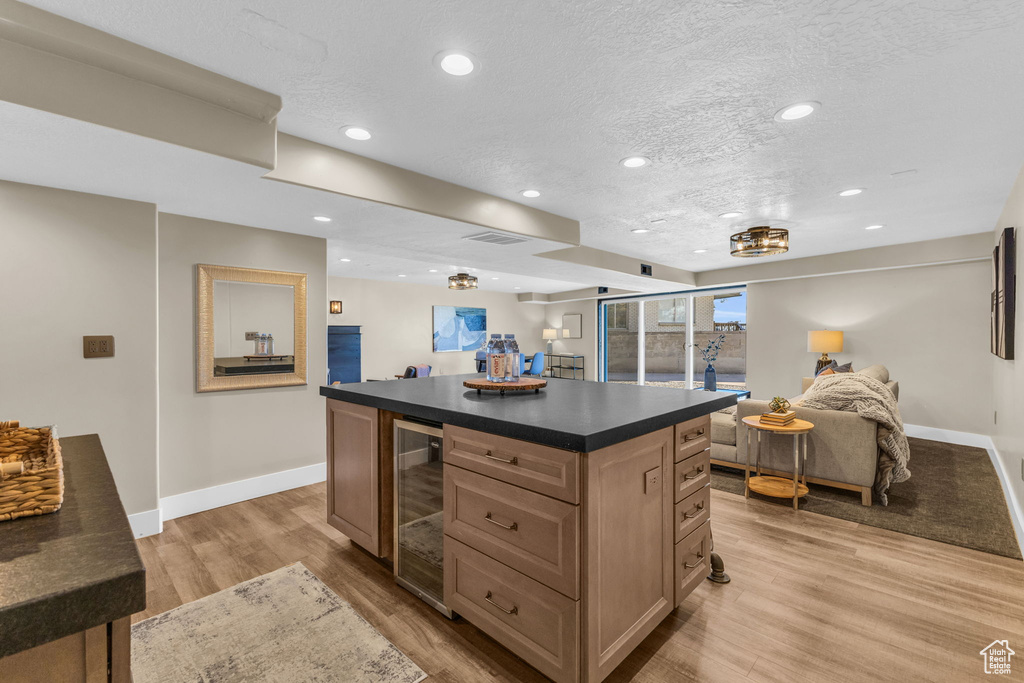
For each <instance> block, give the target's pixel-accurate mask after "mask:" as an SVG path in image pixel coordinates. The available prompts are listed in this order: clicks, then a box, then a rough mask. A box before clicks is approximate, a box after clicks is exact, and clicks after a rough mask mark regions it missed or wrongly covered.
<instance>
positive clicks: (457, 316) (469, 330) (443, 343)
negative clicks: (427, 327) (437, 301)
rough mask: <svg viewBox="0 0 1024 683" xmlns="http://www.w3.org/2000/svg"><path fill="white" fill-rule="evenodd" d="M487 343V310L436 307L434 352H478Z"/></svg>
mask: <svg viewBox="0 0 1024 683" xmlns="http://www.w3.org/2000/svg"><path fill="white" fill-rule="evenodd" d="M486 342H487V309H486V308H469V307H468V306H434V352H435V353H440V352H444V351H477V350H479V349H482V348H484V345H485V344H486Z"/></svg>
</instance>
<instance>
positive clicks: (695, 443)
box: [675, 415, 711, 462]
mask: <svg viewBox="0 0 1024 683" xmlns="http://www.w3.org/2000/svg"><path fill="white" fill-rule="evenodd" d="M675 438H676V462H679V461H680V460H682V459H683V458H688V457H690V456H691V455H695V454H696V453H700V452H701V451H703V450H704V449H706V448H711V416H710V415H702V416H700V417H696V418H694V419H692V420H687V421H686V422H680V423H679V424H677V425H676V437H675Z"/></svg>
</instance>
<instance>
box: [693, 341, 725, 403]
mask: <svg viewBox="0 0 1024 683" xmlns="http://www.w3.org/2000/svg"><path fill="white" fill-rule="evenodd" d="M724 343H725V335H724V334H720V335H718V338H717V339H710V340H708V343H707V345H706V346H704V347H703V348H700V347H698V348H700V355H701V358H703V359H704V362H705V363H707V364H708V366H707V367H706V368H704V391H717V390H718V373H717V371H716V370H715V361H716V360H718V352H719V351H721V350H722V344H724Z"/></svg>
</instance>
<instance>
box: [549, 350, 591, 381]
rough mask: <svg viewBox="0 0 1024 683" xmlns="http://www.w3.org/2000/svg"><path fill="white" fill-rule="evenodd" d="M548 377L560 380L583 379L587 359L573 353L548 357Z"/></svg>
mask: <svg viewBox="0 0 1024 683" xmlns="http://www.w3.org/2000/svg"><path fill="white" fill-rule="evenodd" d="M547 358H549V359H550V362H549V363H548V369H547V372H548V377H558V378H559V379H583V376H584V363H585V358H584V357H583V356H580V355H576V354H572V353H552V354H551V355H550V356H547Z"/></svg>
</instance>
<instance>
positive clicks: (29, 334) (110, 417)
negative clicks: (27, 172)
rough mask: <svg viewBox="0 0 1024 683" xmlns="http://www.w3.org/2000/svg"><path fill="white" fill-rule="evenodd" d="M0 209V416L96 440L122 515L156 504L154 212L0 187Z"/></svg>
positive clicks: (14, 186) (55, 192)
mask: <svg viewBox="0 0 1024 683" xmlns="http://www.w3.org/2000/svg"><path fill="white" fill-rule="evenodd" d="M0 207H3V208H2V212H0V226H2V229H0V235H2V240H0V244H2V252H3V261H2V264H0V292H2V293H3V294H2V301H3V308H2V312H0V320H2V336H3V353H2V354H0V420H6V419H18V420H21V423H22V424H23V425H26V426H38V425H45V424H55V425H56V426H57V432H58V435H59V436H61V437H66V436H73V435H76V434H93V433H95V434H99V435H100V438H101V440H102V442H103V448H104V450H105V451H106V454H107V459H108V461H109V463H110V468H111V470H112V472H113V474H114V480H115V481H116V482H117V488H118V492H119V493H120V495H121V501H122V502H123V504H124V506H125V509H126V510H127V512H128V514H134V513H138V512H143V511H147V510H152V509H154V508H156V507H157V466H156V463H157V373H156V353H157V351H156V349H157V313H156V303H157V289H156V288H157V281H156V207H155V206H154V205H153V204H144V203H141V202H130V201H124V200H121V199H112V198H110V197H101V196H98V195H90V194H82V193H78V192H68V191H66V190H55V189H51V188H46V187H36V186H34V185H22V184H19V183H10V182H5V181H0ZM102 334H112V335H114V357H113V358H82V336H83V335H102Z"/></svg>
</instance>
